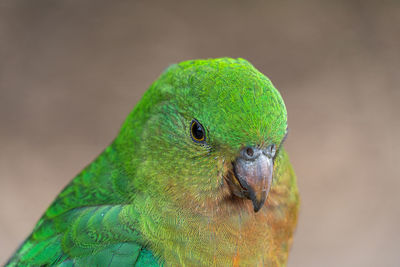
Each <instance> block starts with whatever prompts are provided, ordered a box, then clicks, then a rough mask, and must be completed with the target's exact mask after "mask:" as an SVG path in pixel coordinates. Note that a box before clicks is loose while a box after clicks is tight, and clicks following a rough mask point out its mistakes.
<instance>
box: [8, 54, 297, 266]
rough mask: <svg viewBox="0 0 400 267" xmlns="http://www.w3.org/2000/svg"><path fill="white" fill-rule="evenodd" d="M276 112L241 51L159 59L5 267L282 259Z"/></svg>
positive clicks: (269, 88) (288, 230)
mask: <svg viewBox="0 0 400 267" xmlns="http://www.w3.org/2000/svg"><path fill="white" fill-rule="evenodd" d="M286 136H287V112H286V108H285V104H284V102H283V100H282V97H281V95H280V94H279V92H278V91H277V90H276V89H275V88H274V86H273V85H272V83H271V81H270V80H269V79H268V78H267V77H266V76H264V75H263V74H262V73H260V72H259V71H258V70H256V69H255V68H254V67H253V66H252V65H251V64H250V63H249V62H248V61H246V60H244V59H231V58H219V59H207V60H191V61H185V62H182V63H179V64H174V65H172V66H170V67H169V68H167V70H165V71H164V73H163V74H162V75H161V76H160V77H159V79H158V80H156V81H155V82H154V83H153V84H152V85H151V86H150V88H149V89H148V90H147V92H146V93H145V94H144V96H143V98H142V99H141V100H140V102H138V104H137V105H136V107H135V108H134V109H133V111H132V112H131V113H130V114H129V116H128V117H127V119H126V120H125V122H124V123H123V125H122V128H121V130H120V132H119V134H118V136H117V137H116V138H115V139H114V141H113V142H112V143H111V145H110V146H108V147H107V148H106V149H105V150H104V151H103V152H102V153H101V154H100V155H99V156H98V157H97V159H95V160H94V161H93V162H92V163H91V164H89V165H88V166H87V167H86V168H85V169H84V170H83V171H82V172H81V173H80V174H78V175H77V176H76V177H75V178H74V179H73V180H72V181H71V182H70V183H69V184H68V185H67V186H66V187H65V188H64V189H63V191H62V192H61V193H60V194H59V195H58V196H57V198H56V199H55V200H54V202H53V203H52V204H51V206H50V207H49V208H48V209H47V210H46V212H45V214H44V215H43V216H42V217H41V218H40V220H39V221H38V223H37V224H36V226H35V228H34V230H33V232H32V233H31V234H30V236H29V237H28V238H27V239H26V240H25V241H24V243H23V244H22V245H21V246H20V247H19V248H18V249H17V251H16V252H15V254H14V255H13V256H12V257H11V259H10V260H9V261H8V263H6V266H285V265H286V262H287V257H288V251H289V249H290V246H291V243H292V236H293V232H294V228H295V226H296V221H297V216H298V208H299V195H298V190H297V185H296V177H295V174H294V172H293V169H292V167H291V164H290V162H289V159H288V156H287V153H286V152H285V150H284V148H283V146H282V144H283V142H284V140H285V138H286Z"/></svg>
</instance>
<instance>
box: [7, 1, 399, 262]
mask: <svg viewBox="0 0 400 267" xmlns="http://www.w3.org/2000/svg"><path fill="white" fill-rule="evenodd" d="M222 56H229V57H243V58H246V59H248V60H249V61H250V62H252V63H253V64H254V65H255V66H256V67H257V68H258V69H259V70H260V71H261V72H263V73H265V74H266V75H267V76H268V77H270V78H271V79H272V81H273V82H274V84H275V85H276V87H277V88H278V89H279V90H280V92H281V93H282V95H283V98H284V100H285V101H286V105H287V109H288V114H289V128H290V134H289V138H288V140H287V143H286V147H287V150H288V151H289V155H290V156H291V160H292V163H293V165H294V168H295V170H296V173H297V175H298V182H299V187H300V190H301V196H302V205H301V214H300V220H299V224H298V228H297V232H296V235H295V239H294V246H293V248H292V252H291V254H290V258H289V266H292V267H295V266H400V253H399V250H400V229H399V228H400V208H399V207H398V206H399V204H400V193H399V189H400V175H399V174H400V173H399V171H398V169H397V168H395V164H398V161H399V158H400V157H399V152H398V151H399V149H400V143H399V138H398V135H399V132H400V124H399V115H400V104H399V100H400V90H399V84H400V73H399V69H400V2H399V1H396V0H393V1H350V0H336V1H317V0H314V1H313V0H308V1H286V0H279V1H278V0H276V1H232V0H231V1H196V2H194V1H193V2H192V1H157V2H156V1H149V0H146V1H79V0H70V1H52V0H37V1H29V0H26V1H20V0H3V1H1V2H0V264H1V263H4V262H5V261H6V259H7V258H8V257H9V256H10V255H11V253H12V252H13V251H14V250H15V249H16V247H17V246H18V244H19V243H20V242H22V241H23V239H24V238H25V237H26V236H27V235H28V234H29V233H30V231H31V230H32V228H33V226H34V224H35V223H36V221H37V220H38V219H39V217H40V216H41V214H42V213H43V212H44V210H45V209H46V207H47V206H48V205H49V204H50V203H51V201H52V200H53V199H54V197H55V196H56V195H57V194H58V192H59V191H60V190H61V189H62V188H63V187H64V186H65V185H66V184H67V183H68V181H70V180H71V179H72V178H73V177H74V176H75V175H76V174H77V173H78V172H79V171H80V170H81V169H82V168H83V167H84V166H85V165H86V164H88V163H89V162H91V161H92V160H93V159H94V158H95V157H96V156H97V155H98V154H99V153H100V152H101V151H102V150H103V149H104V148H105V147H106V146H107V145H108V144H109V143H110V142H111V141H112V140H113V138H114V137H115V136H116V135H117V133H118V131H119V127H120V125H121V123H122V122H123V120H124V118H125V117H126V115H127V114H128V113H129V111H130V110H131V109H132V108H133V107H134V105H135V103H137V101H138V100H139V99H140V97H141V95H142V94H143V92H144V91H145V90H146V89H147V87H148V86H149V85H150V84H151V83H152V81H154V80H155V79H156V78H157V77H158V75H159V74H160V73H161V72H162V71H163V70H164V69H165V68H166V67H167V66H168V65H170V64H172V63H176V62H179V61H182V60H187V59H195V58H210V57H222Z"/></svg>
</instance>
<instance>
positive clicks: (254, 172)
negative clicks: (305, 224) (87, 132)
mask: <svg viewBox="0 0 400 267" xmlns="http://www.w3.org/2000/svg"><path fill="white" fill-rule="evenodd" d="M286 134H287V113H286V108H285V104H284V102H283V100H282V97H281V96H280V94H279V92H278V91H277V90H276V89H275V88H274V86H273V85H272V83H271V81H270V80H269V79H268V78H267V77H266V76H264V75H263V74H262V73H260V72H259V71H258V70H256V69H255V68H254V67H253V66H252V65H251V64H250V63H249V62H247V61H246V60H244V59H230V58H222V59H210V60H192V61H186V62H182V63H179V64H175V65H172V66H170V67H169V68H168V69H167V70H166V71H165V72H164V73H163V74H162V75H161V77H160V78H159V79H158V80H156V81H155V82H154V83H153V85H152V86H151V87H150V88H149V90H148V91H147V92H146V93H145V95H144V96H143V99H142V100H141V101H140V102H139V103H138V105H137V107H136V108H135V109H134V110H133V112H132V113H131V115H130V116H128V119H127V120H126V122H125V123H124V125H123V127H122V130H121V133H120V135H119V137H118V139H117V140H119V142H117V143H119V144H120V145H119V150H120V151H123V152H122V153H121V154H123V157H124V162H125V165H124V168H125V169H126V170H127V172H128V174H129V173H131V174H132V176H134V177H135V179H134V180H133V181H132V183H133V184H134V185H135V186H134V187H135V188H136V190H137V188H139V190H141V191H143V192H146V193H147V194H149V195H152V196H154V197H158V198H159V199H162V200H163V201H172V202H175V203H177V204H178V205H181V206H182V205H183V206H188V207H192V208H196V207H207V205H211V206H214V207H215V206H218V207H223V205H226V207H229V206H230V207H232V206H237V207H239V206H241V205H238V203H242V204H243V203H244V204H246V203H248V204H247V206H249V207H251V208H252V209H253V210H254V212H257V211H259V210H260V209H261V208H262V206H263V205H264V203H265V202H266V200H267V197H268V193H269V190H270V188H271V185H272V180H273V177H274V165H275V163H276V162H275V159H276V155H277V154H278V153H279V148H280V146H281V145H282V143H283V141H284V139H285V137H286ZM133 154H134V155H136V156H135V157H133V156H132V155H133ZM133 174H134V175H133ZM242 206H243V205H242Z"/></svg>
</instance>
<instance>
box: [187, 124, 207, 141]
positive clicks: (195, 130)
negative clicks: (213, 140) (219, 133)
mask: <svg viewBox="0 0 400 267" xmlns="http://www.w3.org/2000/svg"><path fill="white" fill-rule="evenodd" d="M190 135H191V137H192V139H193V141H195V142H196V143H203V142H204V141H205V140H206V133H205V131H204V127H203V125H201V124H200V122H198V121H197V120H196V119H193V120H192V122H191V123H190Z"/></svg>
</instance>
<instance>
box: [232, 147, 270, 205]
mask: <svg viewBox="0 0 400 267" xmlns="http://www.w3.org/2000/svg"><path fill="white" fill-rule="evenodd" d="M248 149H249V148H247V151H249V150H248ZM250 149H251V152H252V153H250V154H251V156H249V155H248V154H246V156H241V157H238V158H237V159H236V161H235V162H234V163H233V171H234V174H235V177H236V178H237V180H238V182H239V183H240V186H241V187H242V189H241V190H240V191H241V192H240V193H241V196H242V197H243V196H244V197H246V198H248V199H250V200H251V201H252V202H253V207H254V211H255V212H257V211H259V210H260V209H261V208H262V206H263V205H264V203H265V200H266V199H267V196H268V193H269V190H270V188H271V184H272V173H273V169H274V166H273V165H274V163H273V158H272V157H270V156H269V155H264V153H262V152H261V151H259V150H257V149H255V148H250ZM236 192H237V191H236Z"/></svg>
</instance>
